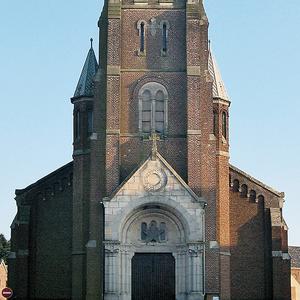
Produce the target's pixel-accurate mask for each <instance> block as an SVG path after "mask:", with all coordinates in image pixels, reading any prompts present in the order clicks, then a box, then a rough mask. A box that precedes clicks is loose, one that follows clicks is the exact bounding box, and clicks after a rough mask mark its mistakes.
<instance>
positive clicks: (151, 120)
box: [139, 82, 168, 135]
mask: <svg viewBox="0 0 300 300" xmlns="http://www.w3.org/2000/svg"><path fill="white" fill-rule="evenodd" d="M139 107H140V109H139V111H140V112H139V131H140V133H142V134H143V135H150V134H151V132H156V133H159V134H166V133H167V129H168V128H167V127H168V122H167V121H168V120H167V108H168V93H167V90H166V88H165V87H164V86H163V85H161V84H159V83H157V82H149V83H146V84H145V85H144V86H142V88H141V89H140V91H139Z"/></svg>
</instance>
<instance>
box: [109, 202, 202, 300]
mask: <svg viewBox="0 0 300 300" xmlns="http://www.w3.org/2000/svg"><path fill="white" fill-rule="evenodd" d="M147 200H148V201H147V202H146V203H145V199H144V200H141V199H140V201H143V202H144V204H143V205H140V206H138V207H135V208H129V209H128V212H127V214H126V217H123V218H121V219H119V222H118V226H119V228H118V229H119V230H118V237H119V240H118V241H116V240H115V241H105V250H106V251H105V252H106V253H105V260H106V261H105V268H106V271H105V279H106V280H105V290H106V294H105V299H124V300H125V299H126V300H150V299H151V300H152V299H157V300H175V299H176V300H188V299H195V298H193V297H195V296H197V297H198V298H197V299H202V295H203V268H204V264H203V257H204V256H203V242H202V241H201V238H200V231H201V230H202V229H201V228H199V239H198V240H197V241H195V240H193V241H191V240H189V238H188V237H189V236H191V234H190V227H192V228H193V230H195V229H196V226H195V225H194V226H191V224H189V223H191V221H192V218H191V220H188V219H184V216H183V215H182V212H180V210H178V209H176V208H175V207H172V206H168V205H166V204H165V203H162V202H163V201H162V200H161V201H157V200H159V199H158V198H156V201H153V200H154V199H151V197H149V198H148V199H147ZM149 200H150V201H149ZM151 200H152V201H151ZM140 201H139V202H140ZM165 202H169V203H172V200H170V199H165ZM174 206H175V205H174ZM178 208H179V207H178ZM181 209H182V208H181ZM118 226H115V227H113V228H112V230H113V231H114V230H117V227H118ZM194 234H195V233H194ZM189 294H190V295H191V296H189ZM192 295H193V297H192ZM199 296H200V298H199Z"/></svg>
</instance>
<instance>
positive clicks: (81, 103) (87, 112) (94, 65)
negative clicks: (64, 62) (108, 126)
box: [71, 39, 98, 155]
mask: <svg viewBox="0 0 300 300" xmlns="http://www.w3.org/2000/svg"><path fill="white" fill-rule="evenodd" d="M97 70H98V62H97V59H96V56H95V52H94V49H93V39H91V48H90V50H89V52H88V55H87V58H86V60H85V63H84V66H83V69H82V72H81V75H80V78H79V81H78V84H77V87H76V90H75V93H74V96H73V97H72V98H71V102H72V103H73V104H74V111H73V132H74V134H73V136H74V142H73V145H74V155H77V154H84V152H85V151H87V150H88V149H89V144H90V143H89V140H90V137H91V135H92V133H93V100H94V98H93V97H94V77H95V75H96V72H97Z"/></svg>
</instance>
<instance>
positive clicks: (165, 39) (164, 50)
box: [162, 23, 168, 52]
mask: <svg viewBox="0 0 300 300" xmlns="http://www.w3.org/2000/svg"><path fill="white" fill-rule="evenodd" d="M162 31H163V48H162V51H163V52H167V50H168V41H167V24H166V23H164V24H163V28H162Z"/></svg>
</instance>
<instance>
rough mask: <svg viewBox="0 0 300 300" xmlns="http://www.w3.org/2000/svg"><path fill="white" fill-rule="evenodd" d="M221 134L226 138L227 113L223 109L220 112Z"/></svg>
mask: <svg viewBox="0 0 300 300" xmlns="http://www.w3.org/2000/svg"><path fill="white" fill-rule="evenodd" d="M222 135H223V137H224V138H225V139H227V115H226V112H225V111H223V113H222Z"/></svg>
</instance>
